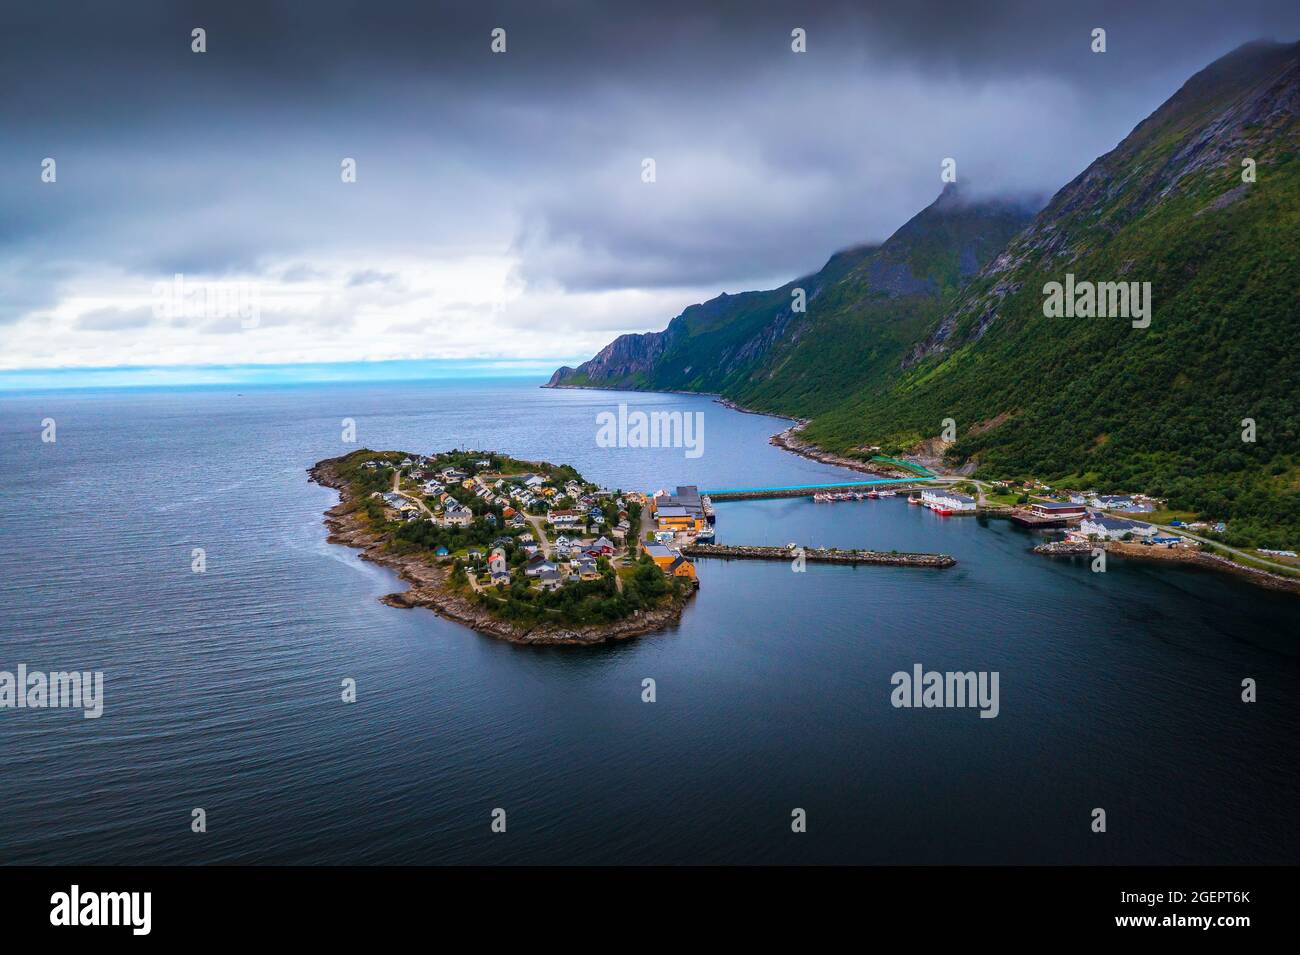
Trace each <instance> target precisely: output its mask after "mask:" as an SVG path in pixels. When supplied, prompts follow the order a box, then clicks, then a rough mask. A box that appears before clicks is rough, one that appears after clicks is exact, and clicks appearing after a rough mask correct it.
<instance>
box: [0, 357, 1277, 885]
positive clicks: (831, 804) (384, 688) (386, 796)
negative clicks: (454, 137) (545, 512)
mask: <svg viewBox="0 0 1300 955" xmlns="http://www.w3.org/2000/svg"><path fill="white" fill-rule="evenodd" d="M620 400H625V401H627V402H629V404H630V406H631V407H632V408H633V409H637V408H639V409H643V410H651V409H660V410H672V409H681V410H686V411H696V410H698V411H703V412H704V415H705V429H704V436H705V444H704V447H705V453H704V455H703V457H701V458H699V459H696V460H690V459H686V458H685V457H684V456H683V453H682V451H680V450H670V449H664V450H638V449H626V450H605V449H601V448H598V447H597V446H596V443H595V433H596V425H595V415H596V414H597V412H599V411H603V410H613V409H614V408H615V406H616V405H617V403H618V401H620ZM46 417H51V418H54V419H55V420H56V422H57V426H58V441H57V443H55V444H43V443H42V442H41V441H40V430H41V421H42V419H43V418H46ZM343 418H353V419H355V420H356V422H357V430H358V445H357V446H364V447H371V448H377V449H389V448H393V449H403V450H412V451H426V452H428V451H433V450H438V449H443V448H448V447H452V446H461V447H466V446H471V447H483V448H495V449H500V450H502V451H507V452H509V453H511V454H514V455H517V456H520V457H538V458H545V459H548V460H551V461H555V462H571V463H573V464H575V465H576V466H577V467H578V469H579V470H581V471H582V472H583V473H584V474H585V475H586V476H588V477H589V478H591V479H593V480H597V481H601V482H604V483H608V484H610V485H615V486H622V487H626V488H639V489H646V490H653V489H656V488H659V487H671V486H672V485H675V484H678V483H697V484H699V485H701V486H702V487H706V488H707V487H710V486H712V487H734V486H751V485H769V484H792V483H816V482H822V481H831V480H838V479H842V478H844V477H847V476H850V475H848V474H847V473H846V472H842V471H838V470H837V469H834V468H829V467H825V466H822V465H818V464H815V463H813V462H809V461H805V460H803V459H800V458H797V457H795V456H793V455H789V454H785V453H783V452H780V451H778V450H776V449H775V448H772V447H771V446H770V445H768V444H767V437H768V436H769V435H770V434H772V433H774V432H776V431H778V430H780V429H781V428H782V427H783V426H784V422H781V421H779V420H777V419H772V418H766V417H760V416H756V415H745V414H739V413H736V412H732V411H729V410H726V409H724V408H722V407H721V406H720V405H718V404H715V403H713V402H712V401H710V400H709V399H707V398H699V397H690V396H681V395H641V394H637V395H616V394H611V393H601V392H582V391H546V390H541V389H538V388H537V387H536V386H535V384H534V383H521V382H518V381H471V382H464V381H461V382H437V383H429V384H418V385H412V384H400V385H374V384H366V385H320V386H316V385H313V386H297V387H252V386H240V387H239V388H196V389H169V390H129V391H113V392H107V391H106V392H97V393H78V392H62V393H57V394H53V393H52V394H41V395H6V396H0V447H2V455H0V494H2V496H3V501H4V505H5V506H4V520H3V525H0V670H10V671H13V670H15V669H16V668H17V666H18V664H20V663H25V664H27V665H28V667H29V668H30V669H33V670H59V669H77V670H102V671H103V672H104V679H105V697H106V701H105V711H104V715H103V717H102V718H100V719H99V720H86V719H83V718H82V716H81V713H80V711H68V710H0V760H3V762H2V763H0V861H2V862H5V863H103V864H110V863H111V864H121V863H149V862H157V863H210V862H247V863H382V862H389V863H455V862H477V863H493V862H538V863H545V862H587V863H638V862H661V863H662V862H712V863H724V862H756V863H758V862H863V863H879V862H886V863H935V862H962V863H1010V862H1038V863H1057V862H1062V863H1065V862H1095V863H1190V862H1198V863H1215V862H1289V863H1296V862H1300V842H1298V835H1300V828H1298V826H1297V822H1296V818H1295V808H1296V805H1297V804H1298V803H1300V771H1298V770H1297V762H1296V759H1295V756H1294V741H1295V732H1296V727H1297V726H1300V697H1298V696H1297V686H1298V685H1300V681H1298V680H1297V677H1298V676H1300V653H1298V652H1297V646H1298V644H1297V639H1298V638H1300V601H1297V600H1295V599H1293V598H1289V599H1288V598H1283V597H1280V596H1278V595H1275V594H1272V593H1270V592H1268V591H1264V590H1261V589H1256V588H1254V587H1251V586H1248V585H1245V584H1242V583H1238V582H1237V581H1235V580H1232V579H1229V578H1227V577H1223V576H1219V575H1215V574H1211V573H1207V572H1204V571H1196V570H1187V569H1179V568H1165V567H1153V566H1150V565H1140V564H1135V563H1131V562H1130V563H1125V562H1123V561H1121V560H1112V561H1111V563H1110V568H1109V570H1108V572H1107V573H1105V574H1093V573H1091V572H1090V571H1089V570H1088V567H1087V565H1086V564H1085V563H1083V562H1076V563H1070V562H1060V561H1054V560H1050V559H1046V558H1041V557H1036V556H1034V555H1033V554H1031V553H1029V548H1030V547H1031V546H1032V545H1033V543H1034V541H1035V538H1034V537H1033V536H1032V535H1030V534H1028V533H1026V532H1024V531H1022V530H1020V529H1018V528H1015V527H1013V526H1011V525H1010V524H1008V523H1006V522H998V521H994V522H982V521H979V520H977V519H974V518H958V519H947V520H945V519H942V518H939V517H936V516H935V515H933V514H931V513H929V512H928V511H924V510H923V509H921V508H915V507H908V506H907V505H906V503H905V502H904V501H903V500H902V499H894V500H883V501H863V502H858V503H841V504H814V503H812V502H811V501H810V500H778V501H763V502H750V503H730V504H721V505H719V506H718V539H719V541H722V542H728V543H766V544H784V543H786V542H788V541H799V542H801V543H805V544H812V545H822V544H825V545H838V546H841V547H850V546H866V547H874V548H884V549H890V548H898V549H900V550H901V549H908V550H930V551H942V552H945V553H949V554H952V555H953V556H955V557H956V558H957V560H958V562H959V563H958V565H957V567H955V568H953V569H952V570H948V571H919V570H913V569H906V568H859V569H853V568H840V567H828V566H819V565H815V564H812V565H809V567H808V570H807V572H806V573H803V574H794V573H791V572H790V568H789V566H788V565H786V564H768V563H744V562H738V563H726V562H718V561H705V562H701V563H700V564H699V571H700V579H701V582H702V589H701V591H700V594H699V596H698V597H697V599H696V600H695V601H694V603H693V604H692V605H691V606H690V607H689V609H688V610H687V611H686V614H685V616H684V618H683V620H682V623H681V626H680V627H679V628H677V629H676V630H673V631H670V632H666V633H662V634H658V635H655V636H651V637H645V638H641V639H639V640H635V641H631V642H627V643H622V644H618V645H613V646H607V647H598V648H591V649H541V650H539V649H529V648H521V647H515V646H511V645H508V644H505V643H499V642H497V641H494V640H491V639H488V638H485V637H482V636H479V635H478V634H475V633H473V632H471V631H469V630H466V629H464V628H462V627H459V626H457V625H455V624H452V623H448V622H446V621H443V620H441V619H439V618H438V617H436V616H434V615H433V614H432V613H429V612H426V611H423V610H414V611H410V610H407V611H403V610H396V609H392V608H389V607H386V606H384V605H383V604H381V603H379V601H378V599H377V598H379V597H380V596H382V595H383V594H385V593H388V592H391V591H392V590H394V589H397V587H398V582H397V581H396V578H394V577H393V576H392V575H390V574H389V573H388V572H386V571H384V570H382V569H380V568H377V567H374V566H370V565H366V564H363V563H362V562H361V561H359V560H358V559H357V557H356V552H355V551H351V550H348V549H345V548H341V547H336V546H331V545H327V544H326V543H325V529H324V527H323V525H322V524H321V512H322V511H323V510H324V509H325V508H327V507H329V506H330V505H331V504H332V503H333V502H334V501H335V500H336V496H335V494H334V492H332V491H329V490H326V489H324V488H320V487H317V486H315V485H312V484H308V483H307V480H306V474H305V469H306V468H307V467H308V466H310V465H311V464H313V463H314V462H316V461H317V460H319V459H321V458H324V457H331V456H335V455H338V454H341V453H344V452H346V451H348V450H351V449H352V448H351V446H345V445H343V444H342V443H341V442H340V430H341V428H340V421H341V419H343ZM195 547H201V548H203V549H204V550H205V551H206V553H207V561H208V568H207V572H206V573H204V574H195V573H192V572H191V569H190V552H191V549H192V548H195ZM915 663H921V664H923V665H924V666H925V667H926V668H927V669H938V670H997V671H999V672H1000V674H1001V680H1000V690H1001V693H1000V697H1001V699H1000V704H1001V715H1000V716H998V718H996V719H979V718H978V716H977V713H976V711H975V710H971V709H967V710H959V709H949V710H936V709H931V710H907V709H895V708H893V707H892V706H891V705H890V702H889V695H890V690H891V689H892V688H891V685H890V676H891V674H893V673H894V672H895V671H897V670H910V669H911V667H912V665H913V664H915ZM344 677H353V678H355V679H356V681H357V686H358V696H359V700H358V702H357V703H356V704H354V705H344V704H343V703H341V702H340V700H339V693H340V681H341V680H342V679H343V678H344ZM645 677H653V678H654V679H655V680H656V681H657V688H658V701H657V702H656V703H654V704H646V703H643V702H641V681H642V679H643V678H645ZM1245 677H1253V678H1255V679H1256V680H1257V681H1258V684H1259V702H1258V703H1255V704H1253V705H1247V704H1243V703H1242V702H1240V696H1239V694H1240V683H1241V680H1242V679H1243V678H1245ZM195 807H202V808H204V809H205V810H206V812H207V823H208V831H207V832H206V833H205V834H195V833H192V832H191V831H190V818H191V815H190V814H191V810H192V809H193V808H195ZM495 807H503V808H505V809H506V811H507V818H508V831H507V832H506V833H505V834H496V835H494V834H492V833H491V832H490V831H489V821H490V813H491V811H492V809H493V808H495ZM794 807H801V808H804V809H806V810H807V813H808V832H807V833H806V834H801V835H796V834H794V833H792V832H791V831H790V813H791V810H792V809H793V808H794ZM1094 807H1102V808H1104V809H1105V810H1106V812H1107V822H1108V827H1107V828H1108V831H1107V832H1106V833H1104V834H1094V833H1092V832H1091V831H1090V829H1089V823H1090V818H1091V817H1090V814H1091V811H1092V809H1093V808H1094Z"/></svg>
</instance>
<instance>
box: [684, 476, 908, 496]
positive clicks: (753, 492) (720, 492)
mask: <svg viewBox="0 0 1300 955" xmlns="http://www.w3.org/2000/svg"><path fill="white" fill-rule="evenodd" d="M928 480H931V479H930V478H922V477H906V478H875V479H873V480H870V481H840V482H838V483H835V484H791V485H786V486H784V487H729V488H719V489H716V490H708V491H705V490H701V491H700V494H704V495H708V497H709V499H710V500H712V501H752V500H758V499H760V498H771V497H812V496H813V495H814V494H819V493H821V492H822V491H826V492H828V493H832V494H834V493H839V492H842V491H861V490H866V489H869V488H874V487H887V486H889V485H893V484H908V485H916V486H918V487H919V486H920V485H921V484H924V483H926V481H928Z"/></svg>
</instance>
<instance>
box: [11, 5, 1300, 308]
mask: <svg viewBox="0 0 1300 955" xmlns="http://www.w3.org/2000/svg"><path fill="white" fill-rule="evenodd" d="M195 26H202V27H204V28H205V29H206V30H207V32H208V52H207V53H206V54H202V55H197V54H193V53H191V52H190V49H189V42H190V41H189V36H190V30H191V28H192V27H195ZM496 26H502V27H505V28H506V29H507V31H508V43H509V52H508V53H506V54H505V55H500V56H497V55H493V54H492V53H491V52H490V51H489V49H488V41H489V31H490V30H491V29H492V28H493V27H496ZM794 26H800V27H803V28H805V29H806V30H807V31H808V53H806V54H801V55H795V54H792V53H791V52H790V49H789V33H790V29H791V28H792V27H794ZM1095 26H1101V27H1104V28H1105V29H1106V30H1107V31H1108V47H1109V49H1108V52H1107V53H1105V54H1103V55H1096V54H1092V53H1091V52H1089V50H1088V38H1089V31H1090V30H1091V29H1092V28H1093V27H1095ZM1298 32H1300V7H1297V5H1295V4H1294V3H1292V2H1281V0H1245V2H1241V3H1234V4H1231V5H1225V4H1221V3H1209V2H1202V0H1190V2H1188V0H1180V2H1174V0H1160V2H1154V3H1148V4H1144V5H1141V7H1140V8H1139V7H1138V6H1137V5H1133V4H1130V3H1120V2H1095V3H1072V4H1068V5H1065V4H1060V5H1052V4H1043V3H1041V2H1028V0H1014V2H1004V3H999V4H983V3H981V4H972V3H963V4H957V3H935V2H912V3H908V4H898V3H884V2H876V3H867V4H864V3H860V2H831V3H823V4H818V5H816V9H810V8H809V6H808V5H806V4H800V3H786V4H782V3H777V4H753V3H740V2H722V3H711V4H707V5H701V4H698V3H686V2H678V0H671V2H660V3H653V4H648V3H626V4H611V3H606V2H600V3H598V2H594V0H591V2H582V3H570V4H566V5H564V6H563V7H548V6H545V5H540V4H535V3H514V4H502V3H495V4H466V3H460V2H455V3H452V2H447V3H433V2H424V0H421V2H408V3H384V4H376V3H373V2H337V0H336V2H329V0H316V2H313V3H311V4H309V5H304V4H302V3H299V2H290V0H272V2H269V3H259V4H256V5H251V4H250V5H242V4H230V3H227V2H216V0H212V2H173V0H169V2H163V0H143V2H133V3H130V4H103V3H101V2H97V0H86V2H70V0H49V2H46V3H43V4H41V5H21V4H7V5H6V6H5V9H4V10H3V11H0V128H3V129H4V130H5V149H4V151H3V153H2V154H0V208H3V210H4V214H3V216H0V323H3V322H5V321H12V320H13V319H14V318H15V317H19V316H21V315H23V314H28V313H30V312H32V311H34V310H36V309H41V308H47V307H49V306H50V305H52V304H53V303H55V302H56V301H57V300H58V289H59V287H60V283H61V282H62V281H63V280H64V279H65V278H66V277H67V276H68V275H75V274H78V273H79V272H80V271H82V270H84V269H86V268H87V267H92V266H93V267H95V268H98V269H102V270H115V271H116V272H118V273H126V274H128V275H135V276H138V277H139V280H140V283H141V287H142V288H147V287H148V285H149V284H150V283H152V282H153V281H154V280H155V279H156V278H157V277H159V276H166V275H170V274H171V273H174V272H183V273H186V274H194V275H216V276H220V275H222V274H225V273H234V272H240V273H245V274H247V273H259V272H260V273H262V274H265V275H267V276H268V277H275V278H279V279H282V280H290V281H307V280H310V279H312V278H315V277H317V276H322V275H324V274H326V270H324V269H322V268H321V267H320V263H321V262H322V261H325V260H330V261H332V262H335V263H338V262H340V261H341V262H342V263H343V266H342V267H343V269H344V271H345V272H346V273H347V274H348V275H349V276H350V278H349V279H348V280H347V283H346V284H347V286H348V287H349V288H352V289H355V290H357V291H358V292H367V293H373V294H375V295H390V294H398V293H400V291H401V289H400V287H399V286H400V278H399V277H398V276H396V275H394V274H391V273H387V272H386V271H385V270H382V269H376V268H374V267H373V265H370V264H367V263H366V262H362V261H357V262H356V263H355V265H353V266H352V267H349V265H348V263H349V261H350V259H349V257H350V256H353V257H357V258H358V259H360V256H361V254H362V253H363V252H364V253H365V254H366V255H368V256H373V257H374V258H375V259H382V258H383V257H384V256H385V255H389V254H401V255H406V256H424V257H427V258H429V259H430V260H433V259H439V258H446V257H451V256H457V255H465V254H470V253H474V252H484V253H497V254H501V253H505V252H510V253H512V254H513V255H515V256H516V257H517V259H518V265H517V272H516V277H517V279H518V280H519V281H522V282H524V283H527V286H528V287H530V288H546V289H555V288H560V289H567V290H571V291H575V292H583V291H607V290H619V289H659V290H665V289H667V290H671V289H683V290H686V289H690V293H689V294H691V295H695V294H697V291H696V290H698V289H700V288H716V289H717V290H719V291H721V290H724V289H725V290H730V291H735V290H739V289H743V288H747V287H752V286H754V285H758V284H765V283H771V284H777V283H779V282H781V281H784V280H786V279H789V278H793V277H794V276H796V275H798V274H801V273H804V272H807V271H810V270H812V269H815V268H817V267H818V266H820V265H821V263H822V262H823V261H824V260H825V258H826V257H827V256H828V255H829V254H830V253H831V252H832V251H834V250H835V249H837V248H841V247H844V246H848V245H852V244H857V243H861V242H864V241H879V240H881V239H883V238H885V237H886V236H887V235H888V234H889V233H890V232H891V231H893V229H895V228H897V226H899V225H900V224H901V223H902V222H904V221H906V219H908V218H909V217H910V216H911V215H913V214H914V213H915V212H916V211H918V210H919V209H920V208H921V207H923V206H924V205H925V204H927V203H928V202H930V201H932V199H933V198H934V196H935V195H936V194H937V192H938V190H939V185H940V184H939V180H938V164H939V161H940V160H941V159H942V158H944V157H947V156H953V157H955V158H957V159H958V163H959V170H960V175H961V177H962V178H963V180H964V181H965V182H967V183H970V184H973V185H974V187H975V188H976V189H982V190H984V191H985V192H996V193H1015V194H1021V193H1050V192H1052V191H1054V190H1055V189H1056V188H1058V187H1059V186H1060V185H1062V184H1064V183H1065V182H1067V181H1068V180H1069V179H1070V178H1071V177H1072V176H1074V175H1075V174H1076V173H1078V172H1079V171H1080V170H1081V169H1082V168H1083V167H1084V166H1085V165H1086V164H1087V163H1088V162H1089V161H1091V160H1092V159H1093V158H1095V156H1096V155H1098V154H1099V153H1101V152H1103V151H1105V150H1106V149H1109V148H1110V147H1111V146H1113V145H1114V144H1115V143H1116V142H1118V141H1119V139H1121V138H1122V137H1123V136H1124V135H1125V134H1126V133H1127V132H1128V131H1129V130H1130V129H1131V128H1132V127H1133V126H1134V125H1135V124H1136V123H1137V122H1139V121H1140V120H1141V119H1142V118H1143V117H1144V116H1146V115H1147V114H1148V113H1149V112H1150V111H1151V110H1152V109H1154V108H1155V107H1156V106H1158V105H1159V103H1160V102H1161V101H1163V100H1164V99H1165V98H1167V97H1168V96H1169V95H1171V94H1172V93H1173V92H1174V91H1175V90H1176V89H1177V88H1178V86H1179V85H1181V83H1182V82H1183V81H1184V80H1185V79H1186V78H1187V77H1188V76H1189V75H1190V74H1192V73H1193V72H1195V71H1196V70H1197V69H1199V68H1201V67H1202V66H1204V65H1205V64H1206V63H1208V62H1209V61H1210V60H1212V59H1213V58H1215V57H1216V56H1218V55H1221V54H1222V53H1224V52H1227V51H1228V50H1229V49H1231V48H1232V47H1234V46H1236V45H1238V44H1239V43H1241V42H1244V41H1246V40H1249V39H1253V38H1256V37H1259V36H1270V35H1271V36H1275V37H1278V38H1280V39H1291V38H1294V37H1295V36H1296V34H1297V33H1298ZM45 156H53V157H56V158H57V159H58V162H59V179H58V182H57V184H53V185H50V184H45V183H42V182H40V179H39V171H40V161H41V159H42V158H44V157H45ZM345 156H346V157H353V158H355V159H356V160H357V163H358V172H359V176H358V182H357V183H355V184H352V185H343V184H342V183H341V182H340V180H339V162H340V160H341V159H342V158H343V157H345ZM645 157H653V158H654V159H655V160H656V163H657V175H658V179H657V182H655V183H654V184H653V185H648V184H645V183H642V182H641V180H640V164H641V160H642V159H643V158H645ZM286 262H287V263H292V264H289V265H286V264H285V263H286ZM685 294H687V293H686V292H685V291H684V292H683V295H685ZM681 304H682V305H686V304H689V301H682V303H681ZM350 305H351V303H350V302H348V303H340V305H339V308H340V310H341V312H340V314H339V315H338V316H335V317H333V318H332V319H330V320H332V321H336V322H338V323H347V322H349V321H351V318H350V317H349V316H348V315H346V314H342V310H345V309H346V308H347V307H349V306H350ZM668 317H670V315H664V316H662V318H663V319H667V318H668ZM82 319H83V320H91V321H100V322H109V321H112V320H113V319H112V318H111V317H109V316H107V315H103V316H100V317H98V318H94V319H92V318H91V316H89V315H87V316H83V317H82ZM123 320H126V319H125V318H123ZM602 321H603V320H602ZM616 321H617V319H616V317H611V318H610V319H609V322H610V324H611V325H614V324H616ZM83 327H93V326H83ZM117 327H121V328H130V327H138V326H130V325H122V326H117ZM209 330H211V331H214V332H217V331H225V330H227V327H226V326H225V325H221V326H219V327H218V326H213V327H211V328H210V329H209Z"/></svg>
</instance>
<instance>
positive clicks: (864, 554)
mask: <svg viewBox="0 0 1300 955" xmlns="http://www.w3.org/2000/svg"><path fill="white" fill-rule="evenodd" d="M682 553H683V554H685V555H686V556H687V557H717V558H721V559H722V560H783V561H791V560H794V559H795V558H796V557H797V556H798V552H797V551H796V550H792V549H791V548H789V547H751V546H736V545H732V544H687V545H685V546H684V547H683V548H682ZM803 557H804V560H806V561H812V562H816V563H824V564H876V565H880V566H887V567H931V568H944V567H952V566H953V565H954V564H956V563H957V561H956V560H954V559H953V558H951V557H949V556H948V555H947V554H915V553H903V552H899V551H879V550H836V549H832V548H826V547H807V548H804V551H803Z"/></svg>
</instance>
